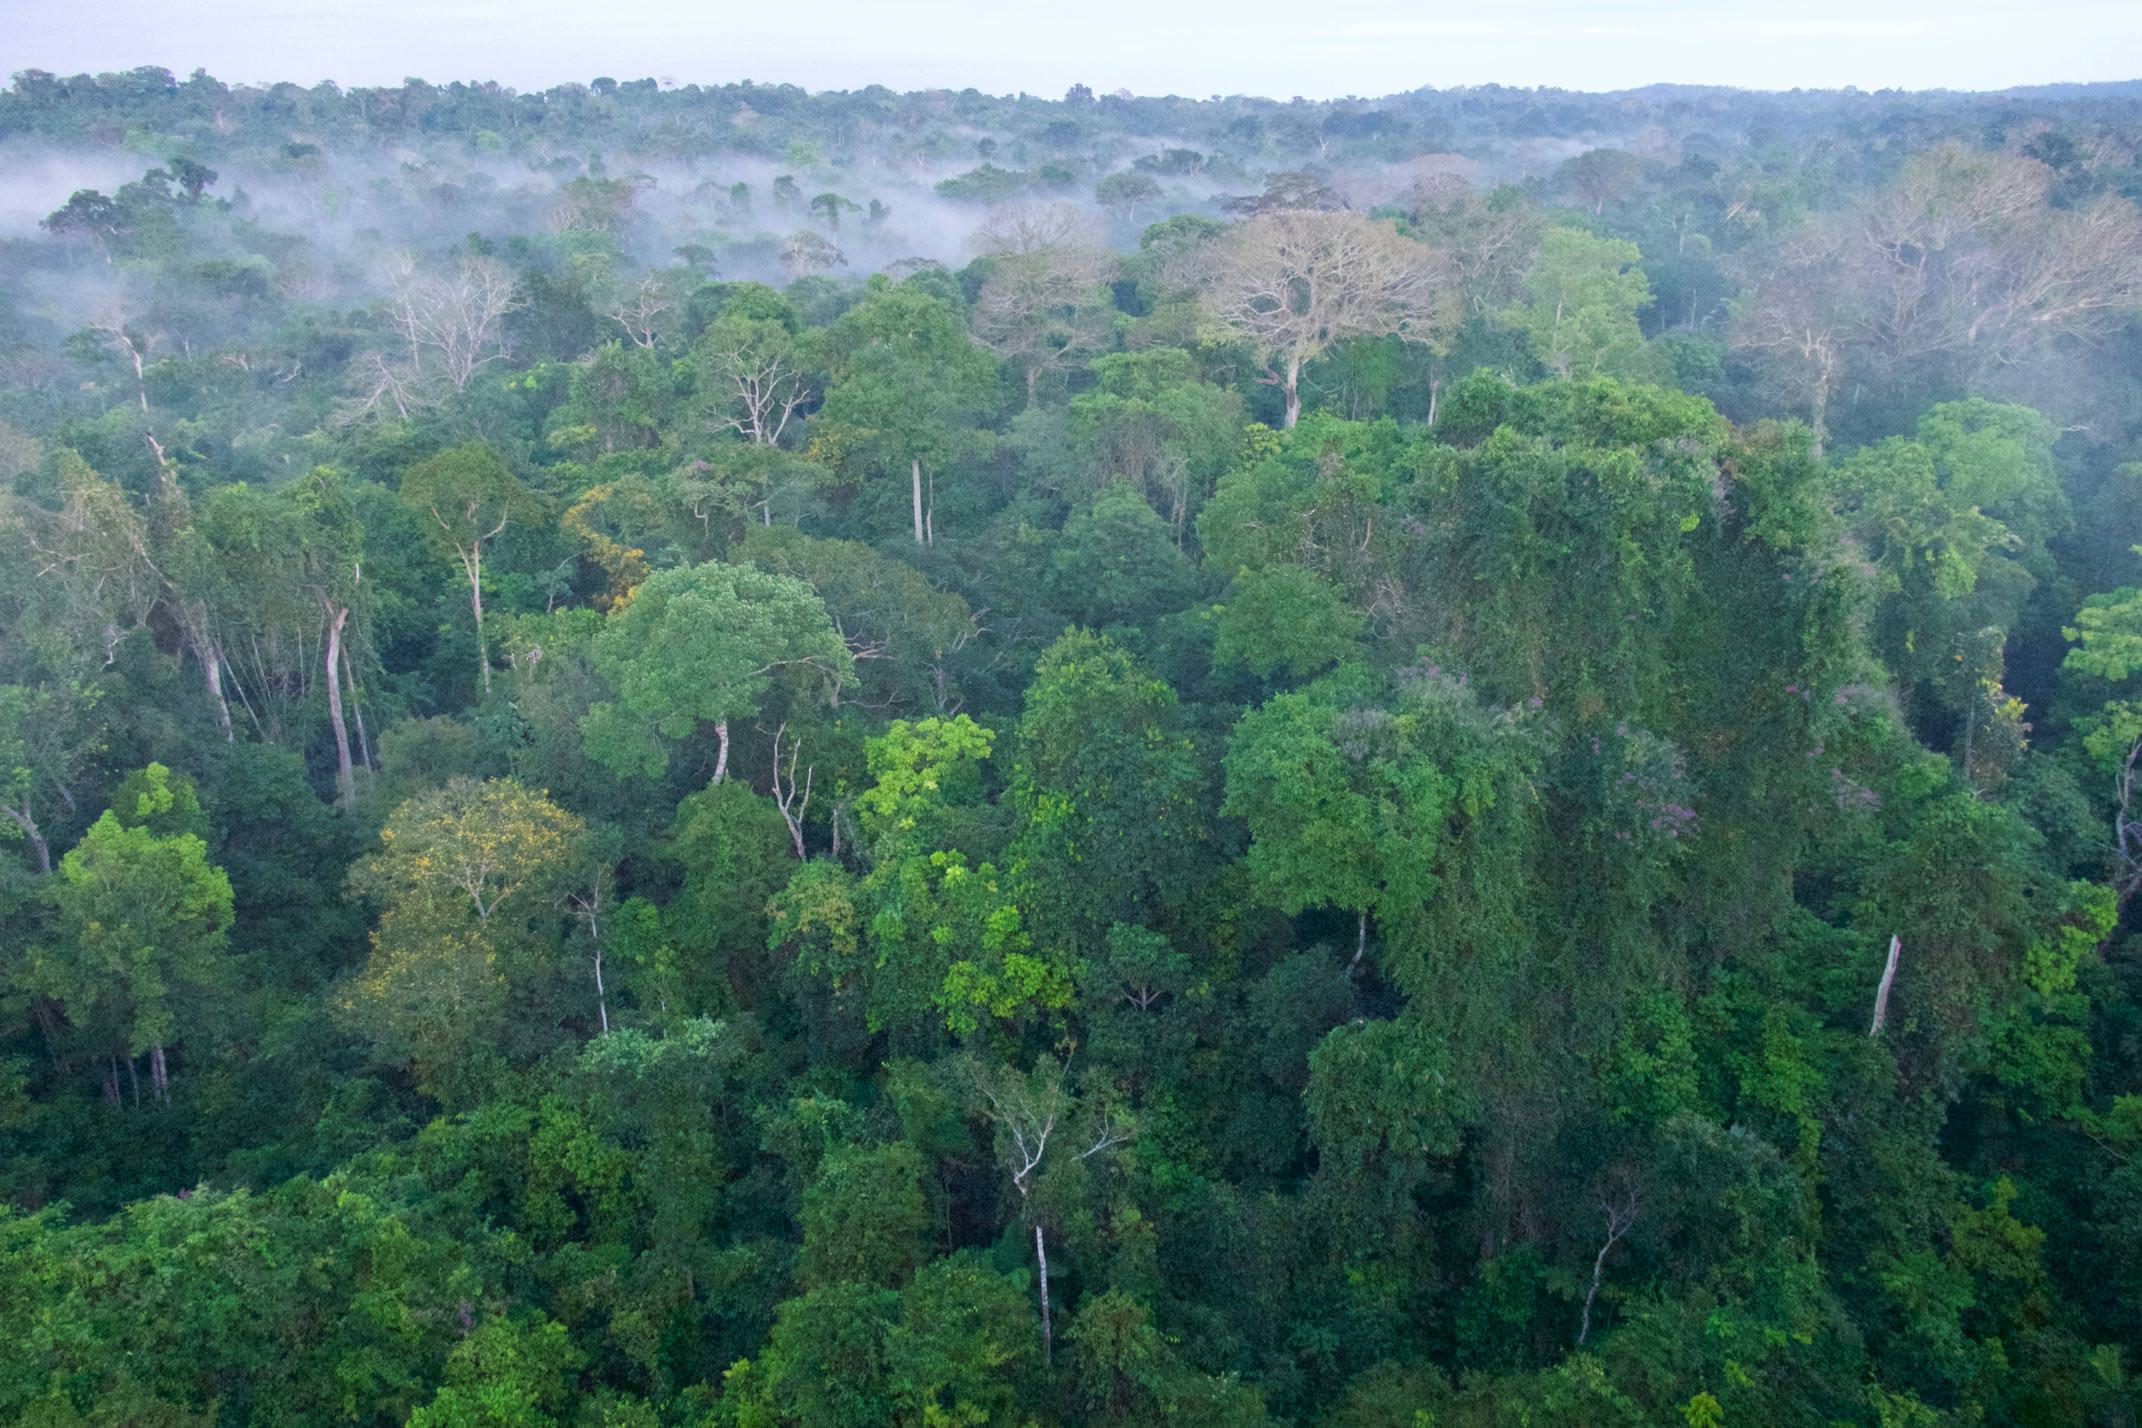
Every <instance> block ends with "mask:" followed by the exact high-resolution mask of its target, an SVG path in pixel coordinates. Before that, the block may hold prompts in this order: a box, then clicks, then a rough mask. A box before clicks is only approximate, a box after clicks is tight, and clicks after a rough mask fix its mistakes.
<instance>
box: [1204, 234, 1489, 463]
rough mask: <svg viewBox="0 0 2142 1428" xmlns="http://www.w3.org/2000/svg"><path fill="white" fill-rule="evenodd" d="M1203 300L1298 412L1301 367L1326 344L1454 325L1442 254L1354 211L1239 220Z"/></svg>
mask: <svg viewBox="0 0 2142 1428" xmlns="http://www.w3.org/2000/svg"><path fill="white" fill-rule="evenodd" d="M1206 301H1207V303H1208V305H1209V309H1210V311H1211V314H1212V317H1213V319H1214V320H1215V321H1216V322H1218V323H1219V324H1220V325H1221V326H1223V327H1225V328H1226V329H1228V330H1229V331H1231V332H1233V333H1236V334H1238V335H1239V336H1241V337H1243V338H1244V339H1246V340H1247V341H1249V342H1250V343H1251V345H1252V346H1254V347H1255V348H1256V350H1257V352H1258V354H1259V356H1260V357H1262V358H1263V359H1264V361H1265V363H1266V368H1265V373H1264V377H1263V380H1264V381H1266V382H1269V383H1272V384H1275V385H1277V386H1278V387H1279V389H1280V391H1281V392H1282V394H1283V395H1284V396H1285V399H1286V417H1285V425H1286V426H1287V427H1289V428H1292V427H1293V425H1294V424H1295V422H1296V421H1298V420H1299V419H1300V417H1301V410H1302V403H1301V390H1300V383H1301V372H1302V367H1303V365H1304V364H1306V363H1308V362H1310V361H1312V360H1314V359H1315V358H1317V357H1320V356H1322V355H1323V354H1324V353H1325V352H1326V351H1327V350H1329V349H1330V348H1331V346H1332V345H1333V344H1334V343H1337V342H1343V341H1345V340H1347V339H1349V338H1355V337H1399V338H1403V339H1404V340H1406V341H1408V342H1419V343H1426V344H1430V345H1434V344H1436V343H1439V342H1441V341H1442V340H1443V339H1444V337H1445V335H1446V334H1447V332H1448V331H1449V329H1450V328H1451V327H1452V326H1453V325H1454V321H1455V317H1454V315H1455V312H1456V304H1457V290H1456V285H1455V283H1454V282H1453V281H1452V279H1451V275H1450V273H1449V267H1448V262H1447V260H1446V259H1445V258H1444V257H1443V256H1442V255H1441V254H1438V253H1436V252H1434V251H1433V250H1431V249H1429V248H1427V247H1425V246H1423V245H1422V244H1419V243H1416V242H1414V241H1412V240H1411V239H1408V238H1402V237H1400V236H1399V234H1398V232H1397V231H1396V230H1395V229H1393V228H1392V227H1391V226H1390V225H1389V224H1388V223H1382V222H1378V221H1376V220H1374V219H1370V218H1366V217H1363V216H1362V215H1360V214H1356V213H1327V212H1317V211H1312V210H1309V209H1292V208H1290V209H1282V210H1278V211H1274V212H1269V213H1261V214H1259V215H1258V216H1257V217H1255V218H1252V219H1249V220H1248V221H1246V222H1244V223H1243V224H1241V225H1240V226H1239V227H1237V228H1236V229H1235V230H1234V231H1233V232H1231V233H1230V234H1229V235H1228V237H1227V239H1226V240H1225V241H1224V242H1222V243H1221V244H1220V245H1219V246H1218V252H1217V254H1216V256H1215V258H1214V262H1213V269H1212V274H1211V277H1210V280H1209V283H1208V286H1207V290H1206Z"/></svg>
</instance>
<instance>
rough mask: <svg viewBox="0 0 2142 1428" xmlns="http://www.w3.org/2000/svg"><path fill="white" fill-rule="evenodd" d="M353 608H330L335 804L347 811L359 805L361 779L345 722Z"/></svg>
mask: <svg viewBox="0 0 2142 1428" xmlns="http://www.w3.org/2000/svg"><path fill="white" fill-rule="evenodd" d="M345 623H349V606H343V608H341V610H336V608H334V606H328V659H326V666H328V724H332V726H334V801H336V803H341V805H343V807H345V809H351V807H356V805H358V775H356V771H353V769H351V762H349V726H347V724H345V721H343V625H345Z"/></svg>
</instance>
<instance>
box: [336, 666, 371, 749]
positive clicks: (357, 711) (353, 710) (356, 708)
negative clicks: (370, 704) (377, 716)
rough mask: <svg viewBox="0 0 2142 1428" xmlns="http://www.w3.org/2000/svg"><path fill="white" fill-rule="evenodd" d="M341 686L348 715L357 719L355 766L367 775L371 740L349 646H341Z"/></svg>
mask: <svg viewBox="0 0 2142 1428" xmlns="http://www.w3.org/2000/svg"><path fill="white" fill-rule="evenodd" d="M342 687H343V688H344V689H347V690H348V691H349V692H350V715H351V717H352V718H354V719H355V720H356V721H357V767H359V768H361V769H363V770H364V771H365V774H366V776H367V777H369V776H370V775H371V772H372V742H371V740H369V739H367V738H366V737H365V734H364V701H363V700H361V699H359V698H358V697H357V671H356V669H355V667H354V666H352V665H351V663H350V647H349V646H348V645H344V646H343V647H342Z"/></svg>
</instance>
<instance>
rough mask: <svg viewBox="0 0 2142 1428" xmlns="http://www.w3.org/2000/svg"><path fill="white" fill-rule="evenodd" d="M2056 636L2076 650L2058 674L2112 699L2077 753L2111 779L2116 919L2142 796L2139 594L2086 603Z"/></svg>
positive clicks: (2137, 871) (2140, 876) (2137, 857)
mask: <svg viewBox="0 0 2142 1428" xmlns="http://www.w3.org/2000/svg"><path fill="white" fill-rule="evenodd" d="M2136 554H2138V555H2142V548H2137V550H2136ZM2061 633H2062V634H2064V635H2065V636H2066V637H2067V638H2068V639H2069V640H2070V641H2071V642H2073V644H2074V646H2075V647H2074V648H2073V649H2071V650H2069V651H2068V653H2067V658H2066V660H2065V661H2064V662H2063V665H2062V669H2063V672H2064V673H2065V674H2067V675H2068V677H2069V678H2070V679H2073V680H2075V681H2076V682H2077V683H2081V684H2084V685H2086V687H2092V688H2094V689H2103V688H2104V687H2106V686H2110V687H2111V689H2112V692H2113V694H2114V696H2115V697H2112V698H2108V699H2104V700H2103V702H2102V703H2100V704H2099V705H2098V708H2097V709H2096V710H2095V711H2094V712H2092V713H2091V714H2089V715H2088V716H2087V717H2086V720H2085V722H2084V725H2083V731H2084V732H2083V747H2084V749H2085V750H2087V751H2088V752H2089V754H2090V755H2091V756H2092V758H2093V759H2094V760H2095V761H2096V762H2097V763H2098V764H2099V766H2100V767H2102V768H2104V769H2107V770H2109V771H2110V772H2111V774H2112V793H2113V798H2112V804H2113V813H2112V859H2113V876H2112V886H2113V892H2114V896H2115V898H2116V899H2117V901H2116V903H2115V916H2116V917H2118V916H2123V915H2124V914H2125V913H2126V910H2127V906H2128V904H2129V903H2130V902H2132V901H2133V900H2134V896H2135V894H2136V893H2137V892H2142V804H2138V803H2137V801H2136V800H2137V794H2138V793H2142V789H2138V787H2137V779H2138V777H2142V690H2138V689H2136V688H2135V685H2136V679H2135V676H2136V675H2137V674H2142V589H2137V588H2136V587H2134V586H2127V587H2125V588H2123V589H2120V590H2116V591H2112V592H2110V593H2109V594H2104V595H2093V596H2091V597H2090V598H2089V599H2088V600H2086V601H2084V602H2083V607H2082V609H2080V610H2078V611H2077V612H2076V615H2075V623H2074V624H2073V625H2071V626H2068V627H2066V628H2065V629H2063V630H2062V631H2061Z"/></svg>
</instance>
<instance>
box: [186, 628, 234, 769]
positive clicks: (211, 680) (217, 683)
mask: <svg viewBox="0 0 2142 1428" xmlns="http://www.w3.org/2000/svg"><path fill="white" fill-rule="evenodd" d="M194 652H195V653H196V654H198V655H200V657H201V679H202V681H203V682H204V683H205V684H207V686H208V697H209V698H211V699H213V700H215V701H216V723H217V725H218V726H220V727H221V728H222V730H223V742H224V743H226V744H229V743H235V742H236V741H237V738H238V736H237V735H236V734H235V733H233V732H232V731H231V702H230V700H228V699H226V698H224V697H223V651H222V650H221V649H219V648H217V646H216V642H215V641H214V640H202V641H201V642H200V645H199V647H198V648H197V649H196V650H195V651H194Z"/></svg>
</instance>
